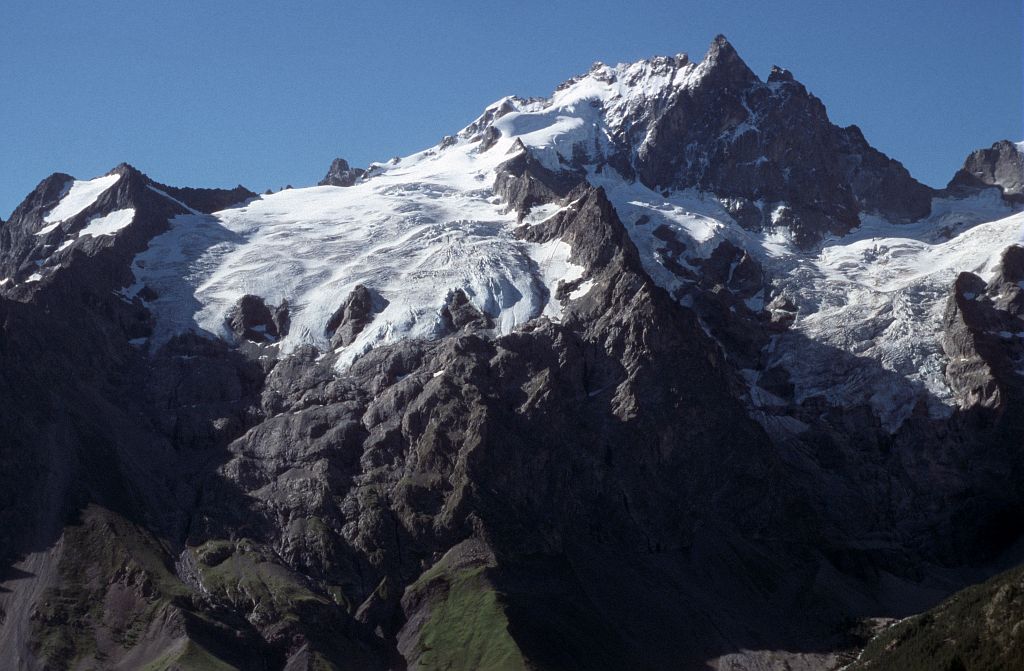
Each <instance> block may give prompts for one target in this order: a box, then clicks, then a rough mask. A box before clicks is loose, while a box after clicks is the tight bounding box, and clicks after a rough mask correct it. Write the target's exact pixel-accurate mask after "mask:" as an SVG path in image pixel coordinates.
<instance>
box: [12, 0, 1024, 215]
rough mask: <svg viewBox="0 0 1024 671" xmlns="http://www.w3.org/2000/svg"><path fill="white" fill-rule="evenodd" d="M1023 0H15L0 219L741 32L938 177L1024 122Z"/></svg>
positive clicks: (745, 46)
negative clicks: (125, 170)
mask: <svg viewBox="0 0 1024 671" xmlns="http://www.w3.org/2000/svg"><path fill="white" fill-rule="evenodd" d="M1021 5H1022V3H1021V0H970V1H968V0H943V1H941V2H937V1H936V0H899V1H898V2H893V1H892V0H885V1H882V0H858V1H856V2H853V1H850V0H842V1H834V2H833V1H829V0H791V1H789V2H773V1H763V0H762V1H758V2H749V1H747V2H739V1H734V0H717V1H715V0H701V1H699V2H696V1H691V0H686V1H683V0H677V1H675V2H670V1H667V0H661V1H656V0H619V1H617V2H607V1H604V0H589V1H587V2H582V1H580V2H564V1H563V2H560V1H558V0H543V1H541V2H534V1H532V0H520V1H519V2H507V1H506V2H501V3H491V2H441V1H434V2H426V1H423V0H419V1H408V2H401V1H397V0H395V1H390V0H381V1H379V2H360V3H355V2H345V1H342V0H304V1H303V2H294V3H292V2H281V1H280V0H278V1H276V2H265V1H262V0H246V1H244V2H243V1H236V0H202V1H199V0H174V1H173V2H153V1H150V0H134V1H132V2H128V1H124V0H105V1H104V2H83V1H82V0H65V1H56V0H53V1H46V0H4V2H3V4H2V6H0V35H2V36H3V38H2V40H0V216H2V217H4V218H6V217H7V216H8V214H9V213H10V211H11V210H12V209H13V208H14V207H15V205H16V204H17V203H19V202H20V201H21V199H22V198H23V197H24V196H25V195H26V194H27V193H28V192H29V191H30V190H31V189H32V188H33V187H34V186H35V184H36V183H38V181H39V180H40V179H42V178H43V177H45V176H46V175H48V174H50V173H51V172H54V171H63V172H68V173H71V174H73V175H75V176H78V177H83V178H85V177H92V176H95V175H98V174H101V173H104V172H106V171H107V170H109V169H110V168H111V167H113V166H114V165H116V164H117V163H119V162H121V161H128V162H130V163H132V164H134V165H136V166H137V167H139V168H140V169H142V170H143V171H145V172H147V173H148V174H150V175H151V176H152V177H154V178H155V179H157V180H160V181H163V182H166V183H169V184H172V185H178V186H186V185H187V186H233V185H235V184H237V183H242V184H244V185H246V186H248V187H249V188H251V189H254V190H263V189H266V188H268V187H271V188H278V187H280V186H283V185H285V184H289V183H290V184H294V185H296V186H299V185H308V184H312V183H315V182H316V181H317V180H318V179H319V178H320V177H321V176H322V175H323V173H324V172H325V171H326V170H327V167H328V164H329V163H330V161H331V159H332V158H334V157H335V156H343V157H346V158H348V159H349V160H350V162H352V163H353V164H356V165H365V164H366V163H368V162H370V161H372V160H384V159H387V158H390V157H391V156H395V155H403V154H407V153H411V152H413V151H416V150H419V149H422V148H425V147H427V146H430V145H432V144H434V143H435V142H437V141H438V140H439V139H440V138H441V136H442V135H444V134H446V133H451V132H454V131H456V130H458V129H459V128H461V127H462V126H463V125H465V124H466V123H468V122H469V121H471V120H472V119H473V118H474V117H475V116H476V115H477V114H478V113H479V112H480V111H481V110H482V109H483V108H484V106H486V105H487V104H488V103H490V102H491V101H493V100H495V99H497V98H499V97H501V96H503V95H507V94H518V95H523V96H530V95H545V96H546V95H548V94H549V93H550V92H551V90H552V89H553V88H554V86H555V85H557V84H558V83H559V82H560V81H562V80H564V79H567V78H568V77H570V76H572V75H573V74H576V73H579V72H583V71H585V70H586V69H587V68H588V67H589V65H590V64H591V63H592V62H593V61H595V60H601V61H605V62H609V63H615V62H619V61H630V60H635V59H638V58H643V57H648V56H652V55H656V54H671V53H676V52H681V51H683V52H687V53H689V54H690V55H691V57H695V58H696V57H699V56H701V55H702V54H703V53H704V51H705V49H706V48H707V45H708V43H709V42H710V41H711V39H712V37H714V35H715V34H716V33H724V34H725V35H726V36H727V37H729V39H730V40H731V41H732V43H733V44H734V45H735V46H736V48H737V49H738V50H739V52H740V55H741V56H743V58H744V59H745V60H746V61H747V63H748V64H749V65H750V66H751V68H753V70H754V71H755V72H757V73H758V74H759V75H760V76H761V77H765V76H767V73H768V70H769V68H770V67H771V65H772V64H773V63H777V64H779V65H782V66H784V67H787V68H789V69H790V70H792V71H793V72H794V74H795V75H796V77H797V78H798V79H799V80H801V81H802V82H804V83H805V84H806V85H807V86H808V88H809V89H810V90H811V91H812V92H814V93H815V94H816V95H818V96H819V97H820V98H822V99H823V100H824V102H825V104H826V105H827V106H828V109H829V112H830V114H831V116H832V119H833V120H834V121H835V122H837V123H840V124H850V123H856V124H858V125H859V126H860V127H861V128H862V129H863V130H864V132H865V134H866V135H867V138H868V140H869V141H870V142H872V143H873V144H874V145H875V146H876V147H878V148H880V149H881V150H883V151H885V152H886V153H888V154H890V155H892V156H894V157H895V158H898V159H899V160H901V161H903V162H904V164H906V165H907V167H908V168H909V169H910V171H911V172H912V173H913V174H914V175H915V176H917V177H918V178H919V179H921V180H922V181H924V182H926V183H929V184H932V185H936V186H941V185H943V184H945V182H946V181H947V180H948V179H949V177H950V176H952V174H953V172H954V171H955V169H956V168H957V167H958V166H959V164H960V162H961V161H962V160H963V158H964V156H965V155H966V154H967V153H968V152H969V151H970V150H971V149H974V148H977V147H980V146H988V145H989V144H991V143H992V142H994V141H995V140H998V139H1002V138H1010V139H1014V140H1021V139H1024V121H1022V109H1024V97H1022V79H1024V75H1022V51H1024V50H1022V44H1021V41H1022V38H1021V33H1022V30H1024V21H1022V16H1021V15H1022V8H1021Z"/></svg>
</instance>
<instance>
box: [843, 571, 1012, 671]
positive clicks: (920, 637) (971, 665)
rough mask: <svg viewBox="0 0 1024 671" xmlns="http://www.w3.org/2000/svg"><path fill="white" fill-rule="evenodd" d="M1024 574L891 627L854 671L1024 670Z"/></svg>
mask: <svg viewBox="0 0 1024 671" xmlns="http://www.w3.org/2000/svg"><path fill="white" fill-rule="evenodd" d="M1021 622H1024V569H1021V568H1016V569H1013V570H1011V571H1007V572H1005V573H1001V574H999V575H997V576H995V577H994V578H991V579H989V580H988V581H986V582H984V583H982V584H980V585H974V586H971V587H969V588H967V589H965V590H962V591H960V592H957V593H956V594H955V595H953V596H952V597H950V598H949V599H947V600H946V601H943V602H942V603H941V604H939V605H938V606H936V607H935V608H932V609H931V610H929V611H928V612H926V613H923V614H921V615H915V616H913V617H910V618H907V619H906V620H902V621H900V622H897V623H895V624H894V625H892V626H891V627H889V628H887V629H886V630H885V631H884V632H883V633H881V634H879V635H878V636H877V637H876V638H874V639H872V641H871V642H870V643H869V644H868V645H867V647H866V648H865V649H864V652H863V653H862V654H861V656H860V659H859V660H858V661H857V663H856V664H853V665H851V666H850V667H848V669H849V671H861V670H862V669H863V670H865V671H866V670H867V669H878V670H879V671H882V670H883V669H899V670H900V671H914V670H915V669H922V670H923V669H929V670H931V669H943V670H946V671H960V670H963V669H1019V668H1021V667H1022V665H1024V633H1022V632H1021V627H1022V625H1021Z"/></svg>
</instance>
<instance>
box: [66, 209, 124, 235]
mask: <svg viewBox="0 0 1024 671" xmlns="http://www.w3.org/2000/svg"><path fill="white" fill-rule="evenodd" d="M134 219H135V210H134V209H133V208H130V207H129V208H125V209H123V210H114V211H113V212H111V213H110V214H107V215H103V216H97V217H93V218H92V219H90V220H89V224H88V225H87V226H86V227H85V228H83V229H82V230H81V231H79V233H78V234H79V236H85V235H92V236H97V237H98V236H101V235H114V234H115V233H117V232H118V231H120V230H121V229H123V228H125V227H126V226H128V225H129V224H131V223H132V220H134Z"/></svg>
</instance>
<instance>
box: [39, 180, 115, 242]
mask: <svg viewBox="0 0 1024 671" xmlns="http://www.w3.org/2000/svg"><path fill="white" fill-rule="evenodd" d="M120 179H121V175H120V174H119V173H114V174H111V175H104V176H103V177H97V178H96V179H90V180H87V181H79V180H77V179H76V180H75V181H74V182H72V183H71V188H70V189H69V190H68V192H67V193H66V194H64V197H63V198H61V199H60V202H59V203H57V206H56V207H55V208H53V209H52V210H50V211H49V212H48V213H47V214H46V216H44V217H43V221H44V222H46V223H48V224H51V223H54V222H61V221H65V220H67V219H70V218H71V217H73V216H75V215H76V214H78V213H79V212H81V211H82V210H84V209H85V208H87V207H89V206H90V205H92V204H93V203H95V202H96V199H97V198H99V197H100V196H102V195H103V194H104V192H106V191H107V190H108V189H109V188H110V187H112V186H114V185H115V184H117V182H118V180H120ZM51 230H52V227H51Z"/></svg>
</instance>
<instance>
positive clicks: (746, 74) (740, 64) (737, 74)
mask: <svg viewBox="0 0 1024 671" xmlns="http://www.w3.org/2000/svg"><path fill="white" fill-rule="evenodd" d="M700 68H701V70H702V71H703V72H704V73H711V72H716V73H717V72H725V73H727V75H728V77H729V78H730V79H735V80H737V81H749V82H755V81H760V80H759V79H758V77H757V75H755V74H754V71H753V70H751V69H750V67H748V66H747V64H746V62H745V61H744V60H743V59H742V58H741V57H740V55H739V52H737V51H736V49H735V47H733V45H732V43H731V42H730V41H729V40H728V39H726V37H725V35H717V36H716V37H715V39H713V40H712V41H711V45H710V46H709V47H708V50H707V53H705V54H704V60H702V61H701V63H700Z"/></svg>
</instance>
